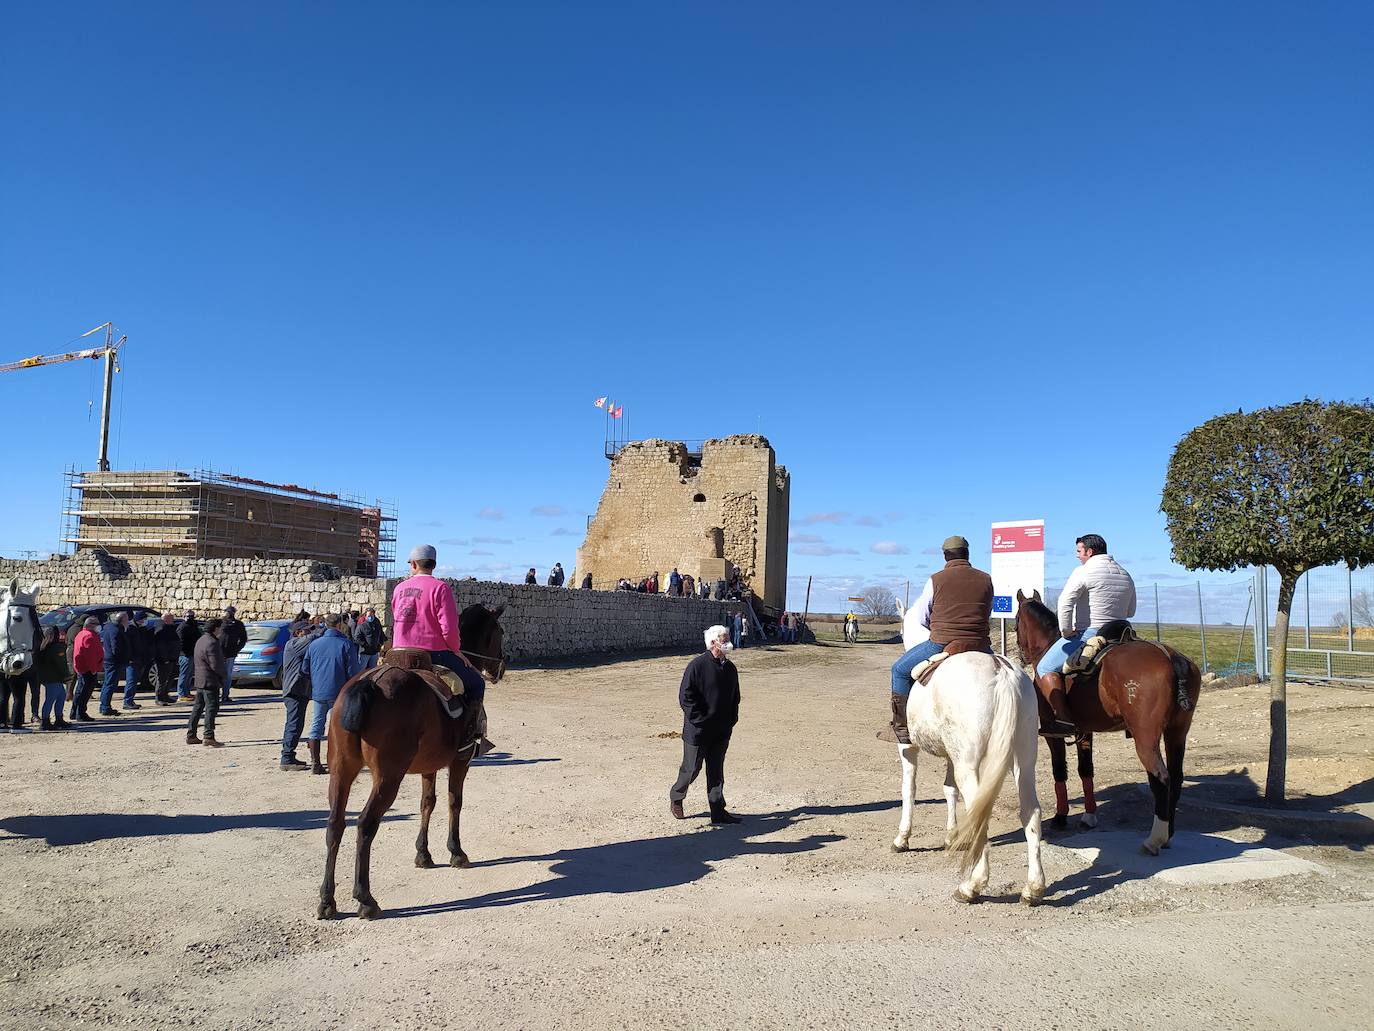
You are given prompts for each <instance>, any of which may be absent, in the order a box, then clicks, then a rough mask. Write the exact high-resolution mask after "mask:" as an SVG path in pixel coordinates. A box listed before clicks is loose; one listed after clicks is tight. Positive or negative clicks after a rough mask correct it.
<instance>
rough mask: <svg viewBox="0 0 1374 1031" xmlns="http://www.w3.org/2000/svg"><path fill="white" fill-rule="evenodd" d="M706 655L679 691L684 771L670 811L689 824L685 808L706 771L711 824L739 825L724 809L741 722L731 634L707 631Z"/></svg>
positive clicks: (696, 662)
mask: <svg viewBox="0 0 1374 1031" xmlns="http://www.w3.org/2000/svg"><path fill="white" fill-rule="evenodd" d="M705 639H706V651H705V652H704V653H702V654H701V655H698V656H697V657H696V658H695V659H693V660H692V661H691V662H689V663H688V664H687V670H686V672H685V673H683V675H682V685H681V686H680V687H679V688H678V704H679V705H681V706H682V766H681V768H680V769H679V770H678V774H677V780H676V781H675V782H674V783H673V786H672V787H671V788H669V789H668V811H669V812H671V813H672V815H673V819H675V820H682V819H686V815H687V814H686V813H685V812H683V809H682V803H683V802H684V801H685V800H686V798H687V788H688V787H690V786H691V784H692V781H694V780H696V779H697V774H699V773H700V772H701V768H702V766H703V765H704V766H705V767H706V801H707V803H708V804H709V805H710V807H711V822H712V823H739V822H740V818H739V817H738V816H735V815H734V814H732V813H731V812H730V811H729V810H728V809H726V807H725V753H726V751H727V750H728V749H729V747H730V735H731V734H732V733H733V732H734V727H735V724H736V723H738V722H739V703H740V694H739V673H738V671H737V670H736V669H735V664H734V663H733V662H731V661H730V660H729V659H728V658H726V655H727V653H728V652H729V651H730V631H728V630H726V629H725V627H723V626H713V627H711V628H710V629H709V630H707V631H706V634H705Z"/></svg>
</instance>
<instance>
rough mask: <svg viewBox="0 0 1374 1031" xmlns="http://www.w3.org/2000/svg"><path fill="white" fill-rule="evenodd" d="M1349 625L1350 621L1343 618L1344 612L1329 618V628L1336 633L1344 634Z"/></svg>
mask: <svg viewBox="0 0 1374 1031" xmlns="http://www.w3.org/2000/svg"><path fill="white" fill-rule="evenodd" d="M1349 625H1350V620H1348V619H1346V618H1345V613H1344V612H1336V613H1333V614H1332V616H1331V626H1332V628H1333V629H1334V630H1336V631H1337V632H1338V633H1342V634H1343V633H1345V628H1346V627H1348V626H1349Z"/></svg>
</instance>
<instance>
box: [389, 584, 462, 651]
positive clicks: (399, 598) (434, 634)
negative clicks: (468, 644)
mask: <svg viewBox="0 0 1374 1031" xmlns="http://www.w3.org/2000/svg"><path fill="white" fill-rule="evenodd" d="M391 616H392V624H393V632H392V638H391V645H392V647H393V648H423V649H424V650H425V651H429V652H442V651H450V652H453V653H454V654H455V655H456V654H458V652H459V651H460V650H461V648H462V641H461V639H460V638H459V636H458V606H457V605H455V604H454V601H453V590H452V589H451V588H450V587H449V585H448V584H446V583H444V581H442V580H438V579H436V578H434V577H432V576H430V575H429V574H428V573H417V574H416V575H414V576H412V577H410V578H409V579H406V580H402V581H401V582H400V583H398V584H397V585H396V590H395V591H394V592H393V594H392V596H391Z"/></svg>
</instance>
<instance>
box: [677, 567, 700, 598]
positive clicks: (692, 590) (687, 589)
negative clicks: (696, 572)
mask: <svg viewBox="0 0 1374 1031" xmlns="http://www.w3.org/2000/svg"><path fill="white" fill-rule="evenodd" d="M678 593H679V594H680V595H681V596H682V597H684V598H695V597H696V596H697V582H696V580H695V579H693V577H692V574H691V573H683V574H682V590H680V591H679V592H678Z"/></svg>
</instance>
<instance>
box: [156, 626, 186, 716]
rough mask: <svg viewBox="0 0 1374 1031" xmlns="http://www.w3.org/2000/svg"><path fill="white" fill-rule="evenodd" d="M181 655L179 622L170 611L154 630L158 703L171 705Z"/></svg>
mask: <svg viewBox="0 0 1374 1031" xmlns="http://www.w3.org/2000/svg"><path fill="white" fill-rule="evenodd" d="M180 656H181V639H180V638H179V637H178V636H177V622H176V620H175V619H174V618H173V617H172V614H171V613H170V612H164V613H163V614H162V622H161V623H159V624H158V626H157V629H155V630H154V631H153V688H154V695H155V698H156V700H157V704H158V705H171V704H172V692H173V691H175V690H176V685H177V659H178V658H180Z"/></svg>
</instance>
